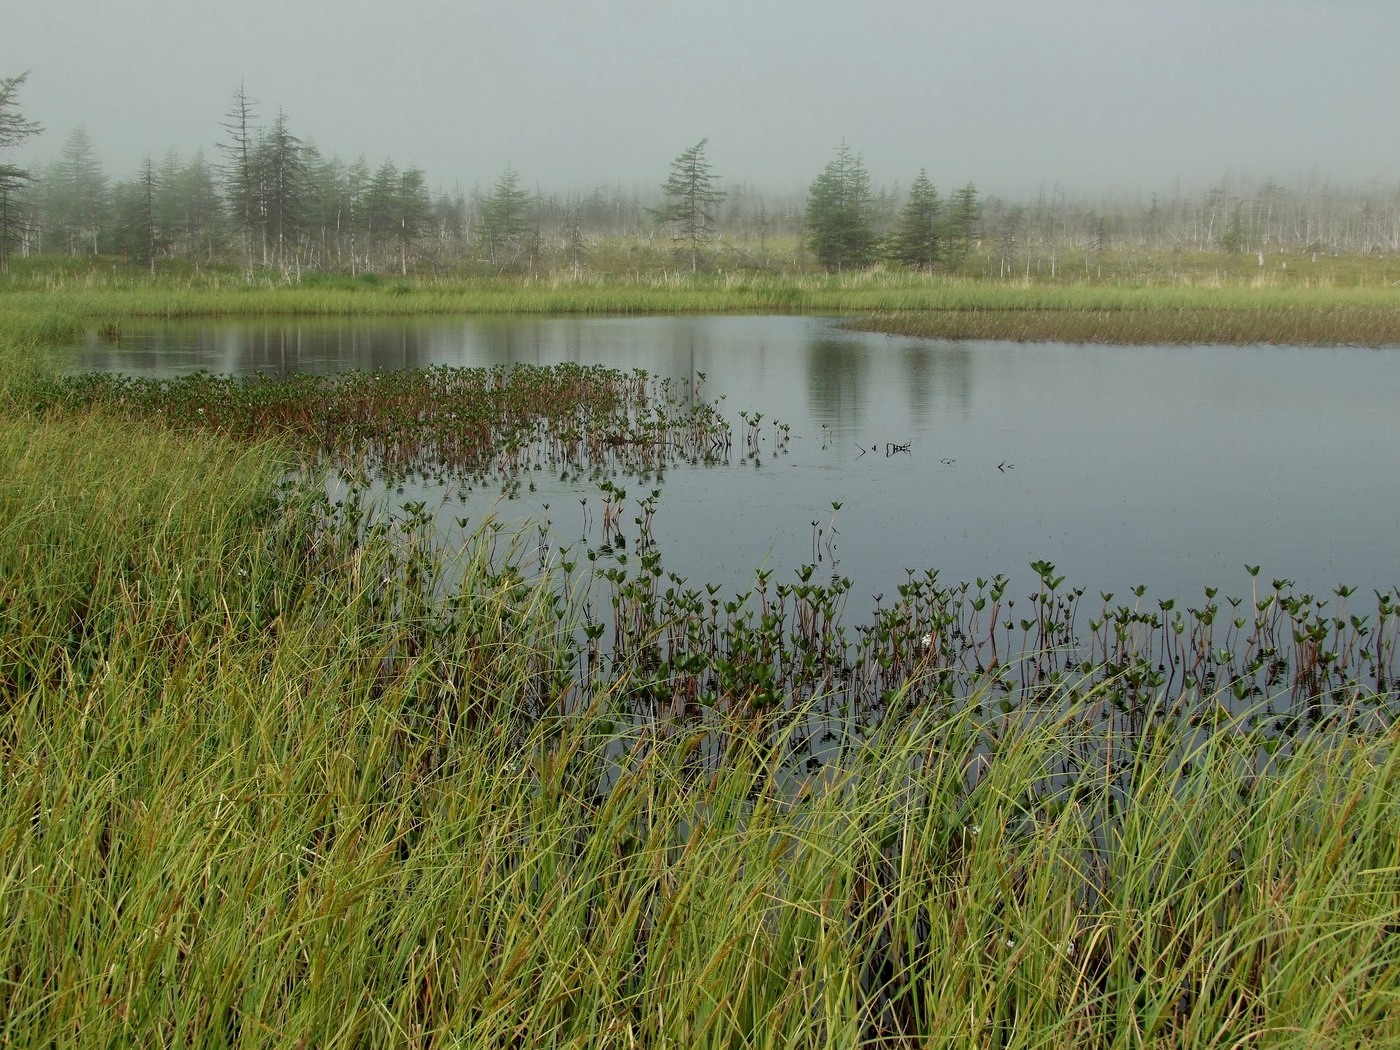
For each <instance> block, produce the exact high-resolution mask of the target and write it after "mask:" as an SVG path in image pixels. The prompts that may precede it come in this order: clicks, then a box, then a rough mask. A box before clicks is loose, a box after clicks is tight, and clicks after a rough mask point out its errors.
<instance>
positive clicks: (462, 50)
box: [0, 0, 1400, 196]
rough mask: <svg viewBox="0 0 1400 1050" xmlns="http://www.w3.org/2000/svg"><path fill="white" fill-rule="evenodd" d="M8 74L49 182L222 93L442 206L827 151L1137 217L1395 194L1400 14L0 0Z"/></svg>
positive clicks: (1030, 2) (1214, 4)
mask: <svg viewBox="0 0 1400 1050" xmlns="http://www.w3.org/2000/svg"><path fill="white" fill-rule="evenodd" d="M3 2H4V7H5V11H4V13H3V15H0V30H2V32H0V76H13V75H15V74H17V73H20V72H23V71H24V70H26V69H28V70H30V71H31V72H30V77H29V80H28V82H27V83H26V84H25V86H24V87H23V88H22V89H21V93H20V103H21V108H22V110H23V112H24V114H25V115H26V116H27V117H29V118H31V119H36V120H39V121H41V122H42V123H43V124H44V126H45V134H44V135H43V136H41V137H40V138H39V139H36V140H32V142H31V143H30V144H29V145H27V146H26V147H25V148H24V150H23V151H22V153H21V154H19V155H18V157H17V158H9V159H19V160H21V161H23V162H41V161H47V160H51V159H55V158H57V156H58V154H59V151H60V150H61V148H62V146H63V142H64V140H65V139H66V138H67V137H68V135H69V134H70V133H71V132H72V131H73V129H74V128H75V127H77V126H78V125H79V124H82V125H85V126H86V128H87V130H88V132H89V134H90V135H91V136H92V139H93V141H94V143H95V145H96V147H97V150H98V153H99V155H100V157H101V159H102V161H103V163H104V166H105V168H106V171H107V174H108V175H109V176H110V177H114V178H128V177H132V176H134V174H135V173H136V171H137V169H138V168H139V166H140V165H141V163H142V161H143V160H144V158H145V157H146V156H147V155H148V154H149V155H150V156H151V157H152V158H153V159H154V160H156V161H157V162H159V161H160V159H161V158H162V157H163V156H164V155H165V153H166V151H167V150H169V149H171V148H174V149H176V150H178V151H180V153H181V155H182V156H183V157H188V156H190V155H192V154H193V152H194V151H195V150H196V149H199V148H203V149H204V150H205V153H206V156H207V157H208V158H209V159H211V160H213V159H215V152H216V145H217V143H218V142H219V141H220V140H221V138H222V137H223V135H224V133H223V131H222V130H221V129H220V126H219V125H220V122H221V121H222V120H223V119H224V117H225V115H226V113H227V111H228V109H229V105H230V102H231V100H232V98H233V96H234V94H235V92H236V91H237V89H238V86H239V84H240V83H242V84H244V85H245V86H246V89H247V92H248V94H249V95H250V96H251V97H252V98H254V99H256V100H257V101H258V104H259V106H258V108H259V113H260V116H261V118H262V122H263V123H270V122H271V120H272V119H273V118H274V117H275V116H276V113H277V111H278V109H279V108H280V109H282V110H283V111H285V113H286V115H287V118H288V121H289V126H290V128H291V130H292V132H293V134H296V135H298V136H300V137H302V138H310V139H313V140H314V141H315V142H316V143H317V145H319V146H320V147H321V148H322V150H323V151H324V152H326V153H327V154H332V155H337V156H339V157H341V158H342V159H344V160H346V161H353V160H355V159H356V158H357V157H358V156H359V155H360V154H364V155H365V157H366V159H367V160H368V161H369V163H370V165H371V166H372V167H374V166H377V165H378V164H379V163H380V162H381V161H383V160H384V159H385V158H386V157H389V158H392V159H393V160H394V161H395V162H396V163H398V164H399V165H400V166H405V165H409V164H414V165H417V166H418V167H420V168H422V169H423V170H424V171H425V172H426V173H427V176H428V181H429V183H430V185H432V186H434V187H449V188H450V187H452V186H454V185H459V186H461V187H462V188H464V189H468V190H469V189H471V188H472V187H473V186H477V185H482V186H485V185H489V184H490V183H491V182H492V181H493V180H494V178H495V177H496V176H497V175H498V174H499V173H500V172H501V170H502V169H503V168H504V167H505V166H506V165H507V164H510V165H511V166H513V167H514V168H515V169H516V170H517V171H518V172H520V174H521V177H522V181H523V183H524V184H525V185H526V186H529V187H531V188H534V187H536V186H538V187H540V188H542V189H544V190H546V191H552V190H558V191H567V190H573V189H578V190H583V189H588V188H591V187H593V186H595V185H599V184H611V183H618V182H620V183H622V184H624V185H625V186H627V187H629V188H631V187H644V188H645V187H649V186H650V187H654V186H657V185H659V184H660V182H661V181H663V180H664V178H665V176H666V173H667V169H668V167H669V164H670V161H671V160H672V158H674V157H675V156H676V155H677V154H678V153H679V152H680V151H681V150H683V149H685V148H686V147H687V146H690V145H691V144H693V143H695V142H696V141H698V140H699V139H701V138H702V137H708V138H709V140H710V143H709V147H708V151H707V152H708V156H709V159H710V161H711V163H712V165H713V167H714V170H715V172H716V173H717V174H719V175H720V176H722V177H723V178H724V180H725V181H727V182H739V181H743V182H748V183H750V184H753V185H755V186H756V187H758V188H760V189H765V190H771V191H774V192H790V191H794V190H796V191H801V190H805V188H806V187H807V186H808V185H809V184H810V183H811V181H812V179H813V178H814V177H815V176H816V175H817V173H818V172H820V170H821V167H822V165H824V164H825V163H826V162H827V161H828V160H829V159H830V158H831V156H832V153H833V151H834V148H835V146H836V144H837V143H838V142H839V141H840V140H841V139H842V138H843V137H844V138H845V139H846V140H847V141H848V142H849V144H850V145H851V147H852V148H853V149H854V150H856V151H857V152H859V153H861V154H862V155H863V156H864V159H865V162H866V166H867V168H868V169H869V171H870V174H871V176H872V179H873V180H874V182H875V184H876V185H877V186H880V185H890V184H893V183H895V182H898V183H899V184H900V185H903V186H907V185H908V183H909V182H910V180H911V179H912V178H913V176H914V175H915V174H917V172H918V170H919V169H920V168H927V170H928V172H929V175H930V176H931V177H932V178H933V180H934V182H935V184H936V185H937V186H938V187H939V188H940V189H941V190H948V189H952V188H954V187H956V186H958V185H961V184H963V183H965V182H967V181H973V182H975V183H976V184H977V186H978V188H979V189H980V190H981V191H982V192H983V193H984V194H987V193H990V194H1000V195H1008V196H1029V195H1031V194H1034V193H1035V192H1037V190H1038V189H1040V188H1045V189H1051V188H1053V187H1056V186H1058V187H1060V188H1061V189H1063V190H1065V191H1066V192H1067V193H1068V194H1069V195H1070V196H1080V195H1097V194H1103V193H1113V194H1116V195H1123V196H1135V195H1140V194H1148V193H1153V192H1162V193H1171V192H1172V191H1173V190H1174V189H1175V188H1176V187H1177V186H1178V185H1179V186H1180V187H1181V188H1182V189H1184V190H1187V191H1191V190H1200V189H1203V188H1205V187H1207V186H1209V185H1211V184H1213V183H1215V182H1217V181H1219V180H1220V179H1221V178H1222V177H1224V176H1226V175H1245V176H1251V177H1264V176H1271V177H1274V178H1276V179H1278V180H1280V181H1282V182H1284V183H1285V184H1295V183H1297V182H1298V181H1299V180H1301V179H1303V178H1304V177H1307V176H1310V175H1316V176H1320V177H1322V178H1323V179H1326V180H1327V181H1329V182H1331V183H1333V184H1335V185H1340V186H1345V187H1352V186H1362V185H1366V184H1369V183H1371V182H1372V181H1373V180H1379V181H1380V182H1381V184H1383V185H1389V184H1395V183H1400V119H1397V118H1400V61H1397V57H1396V48H1397V45H1400V0H887V2H870V3H859V2H856V0H705V2H701V0H686V2H680V0H592V2H590V0H492V2H485V0H399V2H398V3H396V4H391V3H388V2H386V0H230V2H227V3H210V2H200V0H140V2H136V0H3Z"/></svg>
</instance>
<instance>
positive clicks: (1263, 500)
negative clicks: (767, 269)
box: [73, 317, 1400, 602]
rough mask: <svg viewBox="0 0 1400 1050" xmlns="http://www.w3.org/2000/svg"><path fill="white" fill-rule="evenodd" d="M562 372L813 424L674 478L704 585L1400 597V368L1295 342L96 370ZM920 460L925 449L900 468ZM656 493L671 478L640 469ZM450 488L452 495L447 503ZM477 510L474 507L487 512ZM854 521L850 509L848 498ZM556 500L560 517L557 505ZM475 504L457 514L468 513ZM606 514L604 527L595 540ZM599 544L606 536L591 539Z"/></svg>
mask: <svg viewBox="0 0 1400 1050" xmlns="http://www.w3.org/2000/svg"><path fill="white" fill-rule="evenodd" d="M561 361H574V362H585V363H599V364H605V365H609V366H612V367H617V368H623V369H633V368H644V369H646V370H647V371H648V372H650V373H652V374H658V375H670V376H676V377H696V376H698V374H699V373H704V374H705V376H706V379H705V383H704V393H705V394H706V395H708V396H709V397H711V398H715V397H719V396H721V395H723V397H724V402H723V404H724V406H725V412H726V415H727V416H729V417H730V418H731V419H732V420H733V421H734V423H735V426H736V428H737V427H738V426H739V413H740V411H741V410H745V411H750V412H754V411H756V412H762V413H763V414H764V418H765V423H764V427H765V431H766V430H767V427H768V422H767V421H768V420H772V419H779V420H782V421H783V422H785V423H787V424H788V425H789V426H790V428H791V441H790V445H789V448H788V451H787V452H786V454H782V455H778V456H772V455H764V456H762V457H760V460H759V462H758V463H756V464H755V463H753V462H752V461H745V462H743V463H742V465H741V464H740V462H739V458H740V457H739V455H738V453H737V452H736V454H735V457H734V461H733V462H732V463H731V464H730V465H729V466H728V467H719V468H708V469H703V468H685V469H677V470H673V471H671V472H669V473H668V474H667V476H666V477H665V479H664V481H663V483H662V484H661V486H660V487H661V488H662V489H663V495H662V498H661V501H660V509H659V511H658V512H657V515H656V519H655V534H656V538H657V540H658V542H659V543H660V545H661V548H662V550H663V551H664V552H665V557H666V565H667V567H668V568H671V569H673V570H675V571H677V572H679V573H680V574H681V575H684V576H687V577H689V578H690V579H691V580H692V581H693V582H697V583H698V582H701V581H708V582H714V583H722V584H726V585H739V586H742V585H744V584H746V583H747V581H748V580H750V579H751V578H752V576H753V573H754V570H755V569H756V568H758V567H760V566H762V567H764V568H768V569H772V570H774V578H775V579H777V580H783V579H788V580H791V579H793V578H794V577H793V575H792V573H793V570H794V569H795V568H797V567H798V566H800V565H801V564H803V563H804V562H809V561H812V560H813V553H814V532H815V528H814V526H813V524H812V523H813V522H814V521H816V522H820V523H821V528H822V529H823V530H825V529H826V527H827V526H828V524H829V523H830V522H831V521H832V519H833V513H834V514H835V518H834V521H835V526H836V530H837V534H836V535H835V537H834V542H833V544H832V546H831V547H830V549H829V550H828V549H827V547H826V543H825V541H826V539H829V538H831V537H830V534H829V533H824V538H823V541H822V543H821V544H820V545H819V547H818V552H819V553H820V554H821V556H822V559H823V563H822V567H821V572H822V573H823V574H825V573H827V572H829V571H830V570H831V569H833V568H835V570H836V571H837V572H838V573H840V574H841V575H844V576H849V577H850V578H851V579H853V580H854V581H855V588H854V590H853V592H852V600H853V601H855V600H856V597H857V596H859V598H860V600H861V601H862V602H864V601H868V600H869V597H870V596H871V595H874V594H876V593H884V594H886V595H892V594H893V592H894V589H895V587H896V586H897V585H898V584H899V583H900V582H902V581H903V580H904V579H905V572H904V570H905V569H906V568H908V569H916V570H919V571H922V570H924V569H926V568H934V567H936V568H938V569H939V570H940V573H941V576H942V578H943V579H944V580H948V581H954V580H972V579H974V578H976V577H978V576H982V577H990V576H992V575H993V574H995V573H998V572H1002V573H1006V574H1007V575H1009V576H1010V577H1011V580H1012V591H1013V593H1022V592H1023V591H1024V592H1029V591H1030V590H1031V589H1033V587H1034V585H1035V583H1036V576H1035V574H1034V573H1033V572H1032V571H1031V569H1030V568H1029V563H1030V562H1031V561H1032V560H1035V559H1043V560H1047V561H1051V562H1053V563H1054V564H1055V566H1056V571H1057V572H1059V573H1062V574H1064V575H1065V576H1066V583H1067V584H1068V585H1070V586H1082V587H1084V588H1086V590H1087V591H1088V593H1089V594H1091V595H1092V594H1095V592H1097V591H1113V592H1115V594H1116V595H1117V596H1118V597H1119V599H1120V600H1121V599H1123V598H1126V597H1127V592H1128V589H1129V588H1130V587H1131V586H1133V585H1136V584H1146V585H1147V586H1148V588H1149V590H1148V599H1147V600H1148V601H1151V599H1152V598H1154V597H1155V598H1164V597H1176V598H1179V599H1181V600H1183V601H1186V602H1196V601H1199V600H1200V599H1202V598H1203V593H1202V587H1203V586H1214V587H1219V588H1220V589H1221V592H1222V594H1227V595H1228V594H1233V595H1243V596H1248V594H1249V591H1250V579H1249V577H1248V575H1247V574H1246V571H1245V565H1246V564H1252V565H1261V566H1262V569H1261V571H1260V574H1259V575H1260V580H1261V581H1268V580H1270V579H1271V578H1276V577H1282V578H1287V579H1290V580H1293V581H1295V593H1300V592H1310V593H1314V594H1318V595H1328V594H1330V593H1331V591H1332V590H1333V589H1334V588H1335V587H1336V586H1337V585H1338V584H1341V583H1347V584H1351V585H1355V586H1358V587H1360V588H1362V592H1361V593H1362V594H1363V595H1368V594H1369V591H1370V590H1371V589H1378V590H1382V591H1386V590H1389V589H1391V588H1393V587H1394V586H1396V585H1397V584H1400V545H1397V542H1396V523H1397V484H1396V483H1397V473H1400V471H1397V467H1396V459H1395V449H1396V438H1397V407H1400V353H1397V352H1396V351H1394V350H1379V351H1377V350H1364V349H1345V348H1344V349H1315V348H1279V347H1262V346H1261V347H1219V346H1203V347H1104V346H1078V345H1061V344H1033V345H1026V344H1015V343H995V342H976V343H950V342H935V341H928V340H917V339H908V338H891V337H886V336H879V335H867V334H860V333H854V332H848V331H844V330H842V329H841V328H839V327H838V326H837V322H836V321H834V320H831V319H827V318H814V317H665V318H586V319H578V318H564V319H528V318H527V319H521V318H509V319H501V318H472V319H466V320H461V319H457V320H440V319H438V320H432V321H413V322H407V323H400V322H382V321H381V322H353V323H351V322H342V323H325V322H298V323H291V324H276V325H273V324H251V323H248V322H236V323H228V324H223V323H219V324H214V323H200V324H183V325H169V326H160V327H151V328H147V329H137V328H135V327H131V326H128V327H125V328H124V329H123V333H122V340H121V343H120V344H119V345H116V346H114V345H108V344H104V343H101V342H100V341H98V340H97V339H96V337H93V338H92V339H90V340H89V341H88V342H87V344H86V345H84V346H83V347H81V348H79V349H78V351H77V353H76V358H75V362H74V366H73V367H74V368H75V369H77V370H117V371H123V372H131V373H137V374H146V375H151V374H155V375H177V374H182V373H185V372H190V371H193V370H196V369H208V370H212V371H216V372H236V373H246V372H256V371H292V370H303V371H311V372H332V371H336V370H340V369H348V368H360V369H396V368H411V367H419V366H424V365H430V364H441V365H463V366H473V365H497V364H503V363H510V362H528V363H532V364H534V363H539V364H549V363H553V362H561ZM897 446H907V451H896V450H895V449H896V447H897ZM618 483H619V484H621V485H623V486H624V487H626V488H627V489H628V495H629V510H628V512H627V513H626V514H625V515H624V520H626V521H628V522H630V520H631V507H633V506H635V501H636V498H637V497H639V496H642V495H644V494H645V492H646V491H647V490H649V489H650V488H651V487H652V486H651V485H650V484H648V483H642V482H638V481H637V480H636V479H631V480H629V479H626V478H619V479H618ZM428 495H432V494H428ZM585 497H592V500H591V502H592V505H593V506H595V507H596V506H597V504H598V500H597V498H596V497H597V490H596V488H595V487H592V486H590V485H588V484H587V483H570V484H567V485H563V486H561V485H560V484H559V483H558V482H557V479H553V480H551V479H549V478H543V479H540V480H539V482H538V489H537V491H536V492H534V493H530V494H528V495H522V496H521V497H520V498H519V499H516V500H511V501H507V502H505V503H503V504H501V505H499V506H498V507H497V508H496V510H497V512H498V513H499V515H500V516H501V517H502V518H504V519H506V520H507V521H508V522H523V521H525V520H527V519H529V520H536V521H538V520H541V519H544V518H548V519H550V520H551V521H552V522H553V528H554V531H555V532H556V534H557V535H558V536H559V537H560V542H562V543H568V542H570V541H571V540H573V539H576V538H578V537H579V536H580V534H581V532H582V530H583V528H584V523H583V517H582V508H581V507H580V504H579V500H580V499H581V498H585ZM490 502H491V501H490V499H489V498H488V497H486V496H482V495H481V494H478V495H477V496H476V497H474V498H473V501H472V505H471V506H470V507H469V508H468V510H469V512H470V513H471V514H472V516H473V517H478V518H479V516H480V515H481V514H483V513H484V512H485V510H486V508H487V506H488V505H489V504H490ZM834 502H839V503H840V504H841V508H840V510H839V511H836V512H833V508H832V504H833V503H834ZM545 504H548V505H549V509H548V510H545ZM455 509H456V508H454V510H455ZM596 520H597V519H596V514H595V517H594V521H595V523H596ZM589 539H590V540H596V539H597V537H589Z"/></svg>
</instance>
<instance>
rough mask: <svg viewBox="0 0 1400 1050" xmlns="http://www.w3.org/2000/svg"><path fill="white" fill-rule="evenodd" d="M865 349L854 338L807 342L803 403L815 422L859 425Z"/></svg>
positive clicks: (852, 426) (861, 408)
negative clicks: (805, 387) (805, 381)
mask: <svg viewBox="0 0 1400 1050" xmlns="http://www.w3.org/2000/svg"><path fill="white" fill-rule="evenodd" d="M869 352H870V351H869V349H868V348H867V347H864V346H862V345H861V343H860V342H858V341H857V340H854V339H831V338H824V339H813V340H812V341H811V342H810V343H809V344H808V345H807V403H808V408H809V410H810V411H811V413H812V418H813V419H815V420H816V421H817V422H818V423H825V424H827V425H828V426H831V427H841V428H843V429H853V428H855V427H857V426H859V425H860V422H861V419H862V417H863V416H864V415H865V388H866V382H865V370H866V368H867V367H868V362H867V360H866V355H867V354H869Z"/></svg>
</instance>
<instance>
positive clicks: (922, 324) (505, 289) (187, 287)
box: [0, 272, 1400, 346]
mask: <svg viewBox="0 0 1400 1050" xmlns="http://www.w3.org/2000/svg"><path fill="white" fill-rule="evenodd" d="M0 311H3V314H4V315H5V324H6V328H7V330H9V331H11V332H12V333H13V334H15V335H17V336H19V337H21V338H23V337H32V338H35V339H61V338H64V337H71V336H72V335H73V334H75V333H77V332H79V331H81V330H83V329H84V328H103V327H105V328H108V329H111V330H119V329H120V325H121V323H122V322H123V321H124V320H129V319H138V318H139V319H172V320H173V319H180V318H200V317H210V318H213V317H361V316H375V315H379V316H395V317H405V316H423V317H428V316H449V315H465V314H482V313H489V314H537V315H551V314H643V313H648V314H668V313H764V312H771V313H804V312H806V313H838V314H845V315H848V316H850V317H852V323H853V324H854V325H855V326H857V327H860V328H865V329H868V330H872V331H881V332H887V333H890V334H898V335H911V336H919V337H928V338H941V339H1010V340H1036V341H1062V342H1109V343H1122V344H1155V343H1202V344H1204V343H1245V344H1248V343H1280V344H1299V345H1316V346H1334V345H1362V346H1395V345H1400V294H1397V293H1396V291H1395V289H1394V288H1393V287H1392V286H1391V285H1390V284H1388V283H1387V282H1383V281H1378V282H1374V283H1365V282H1362V283H1355V284H1349V285H1336V284H1329V283H1311V282H1302V281H1297V282H1283V281H1269V280H1261V279H1259V278H1257V277H1256V278H1253V279H1246V278H1232V279H1227V280H1221V279H1219V278H1209V279H1201V280H1195V279H1191V280H1187V279H1180V280H1175V281H1123V282H1118V281H1113V282H1079V283H1074V282H1046V281H1035V280H1017V281H1001V280H992V279H976V278H965V277H949V276H920V275H915V274H898V273H863V274H848V275H830V276H813V275H807V276H802V275H793V276H783V275H764V274H759V275H741V274H730V275H721V276H715V275H702V276H700V277H692V276H691V275H676V274H639V275H633V276H622V277H610V278H596V277H586V278H579V279H575V278H573V277H571V276H567V275H555V276H545V277H518V278H496V279H477V280H447V279H407V280H394V281H384V280H382V279H379V278H373V279H372V280H371V279H353V278H348V277H345V278H336V277H331V278H326V277H320V276H315V277H313V276H310V275H309V276H308V277H307V278H306V280H305V281H303V282H302V283H299V284H284V283H280V282H274V281H272V280H261V281H256V282H251V283H250V282H249V281H247V280H246V279H244V278H243V277H242V276H241V275H228V274H223V275H220V274H211V275H202V276H199V277H178V278H177V277H156V278H150V277H143V276H139V275H130V274H126V273H121V272H119V273H115V274H108V273H102V272H89V273H83V274H77V275H53V274H47V275H41V274H32V275H28V276H18V277H11V278H10V279H8V280H7V281H6V282H5V283H0Z"/></svg>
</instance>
